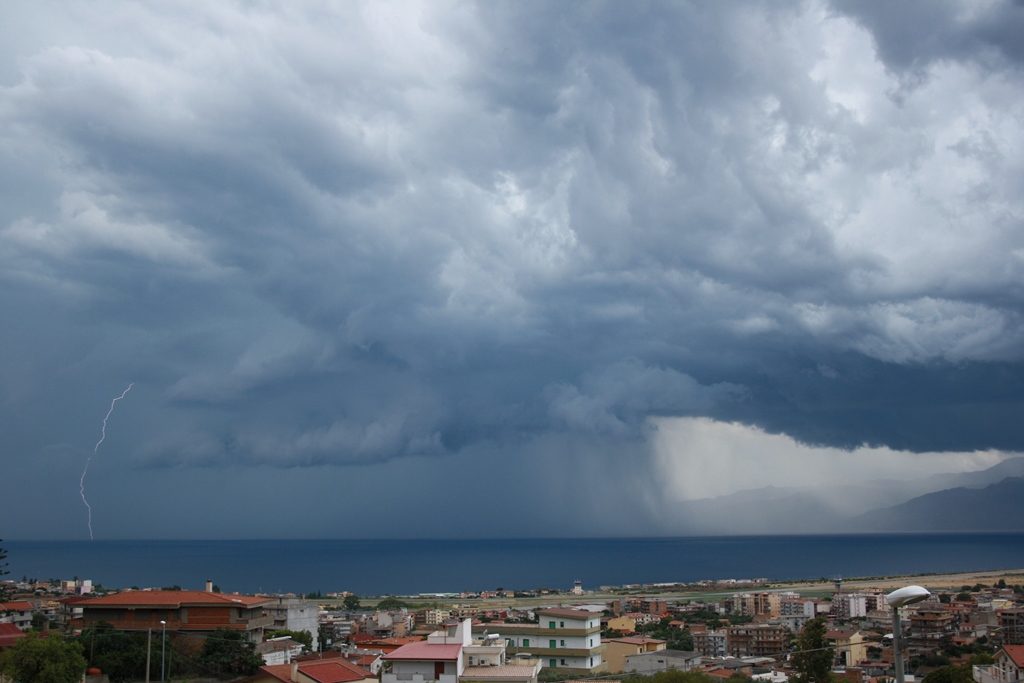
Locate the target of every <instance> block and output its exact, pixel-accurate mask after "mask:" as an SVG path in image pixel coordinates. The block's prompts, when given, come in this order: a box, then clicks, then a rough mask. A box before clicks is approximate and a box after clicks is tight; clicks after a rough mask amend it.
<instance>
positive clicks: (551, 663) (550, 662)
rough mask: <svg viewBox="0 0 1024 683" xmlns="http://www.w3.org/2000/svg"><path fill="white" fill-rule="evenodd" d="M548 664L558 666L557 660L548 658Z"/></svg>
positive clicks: (552, 666)
mask: <svg viewBox="0 0 1024 683" xmlns="http://www.w3.org/2000/svg"><path fill="white" fill-rule="evenodd" d="M548 666H550V667H551V668H554V667H555V666H557V664H555V660H553V659H549V660H548Z"/></svg>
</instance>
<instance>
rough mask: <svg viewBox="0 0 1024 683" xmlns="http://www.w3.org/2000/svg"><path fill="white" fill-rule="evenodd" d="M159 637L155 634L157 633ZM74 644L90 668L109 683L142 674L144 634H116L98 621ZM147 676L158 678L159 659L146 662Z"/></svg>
mask: <svg viewBox="0 0 1024 683" xmlns="http://www.w3.org/2000/svg"><path fill="white" fill-rule="evenodd" d="M157 635H158V636H159V634H157ZM78 642H79V643H81V645H82V648H83V649H84V651H85V652H86V654H87V655H88V663H89V665H90V666H95V667H98V668H99V669H101V670H102V671H103V673H105V674H106V675H107V676H109V677H110V680H111V681H113V683H120V682H121V681H129V680H138V679H139V678H142V677H144V675H145V671H146V634H145V633H129V632H127V631H119V630H117V629H115V628H114V627H113V626H112V625H110V624H108V623H107V622H104V621H101V622H99V623H98V624H96V625H95V626H93V627H91V628H87V629H86V630H84V631H82V635H81V636H80V637H79V639H78ZM149 666H150V671H149V673H150V675H151V676H153V675H156V676H159V675H160V660H159V658H157V659H156V660H153V659H152V658H151V659H150V664H149Z"/></svg>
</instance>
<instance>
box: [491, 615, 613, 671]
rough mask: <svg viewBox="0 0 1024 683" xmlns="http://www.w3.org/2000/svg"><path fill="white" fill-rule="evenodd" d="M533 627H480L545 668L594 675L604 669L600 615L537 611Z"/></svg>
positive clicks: (513, 650)
mask: <svg viewBox="0 0 1024 683" xmlns="http://www.w3.org/2000/svg"><path fill="white" fill-rule="evenodd" d="M536 615H537V619H538V623H536V624H495V623H492V624H482V625H480V626H478V627H477V628H478V629H480V630H481V631H480V632H481V633H483V631H484V630H486V631H487V632H488V633H500V634H501V635H502V636H503V637H504V638H505V641H506V643H507V644H508V647H509V650H510V651H511V652H513V653H518V654H525V655H528V656H530V657H536V658H538V659H540V660H541V664H542V666H544V667H550V668H559V669H577V670H580V671H581V672H584V673H593V672H595V671H598V670H602V669H603V668H604V658H603V657H602V654H601V653H602V648H601V614H600V613H599V612H591V611H588V610H581V609H569V608H552V609H539V610H536Z"/></svg>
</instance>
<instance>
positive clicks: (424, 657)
mask: <svg viewBox="0 0 1024 683" xmlns="http://www.w3.org/2000/svg"><path fill="white" fill-rule="evenodd" d="M461 651H462V645H459V644H456V645H441V644H437V643H428V642H426V641H422V640H421V641H419V642H417V643H408V644H406V645H403V646H402V647H400V648H398V649H397V650H395V651H394V652H390V653H388V654H386V655H384V656H383V657H382V659H384V660H386V661H395V660H407V661H408V660H411V661H435V662H436V661H449V662H450V661H455V660H457V659H458V658H459V653H460V652H461Z"/></svg>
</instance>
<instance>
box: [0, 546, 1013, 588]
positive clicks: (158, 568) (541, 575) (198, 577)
mask: <svg viewBox="0 0 1024 683" xmlns="http://www.w3.org/2000/svg"><path fill="white" fill-rule="evenodd" d="M4 547H5V548H6V549H7V550H8V554H9V557H8V562H9V564H10V566H9V569H10V572H11V575H12V576H13V577H18V578H20V577H21V576H30V577H40V578H71V577H73V576H78V577H82V578H89V579H92V580H93V582H94V583H95V582H98V583H101V584H103V585H104V586H107V587H127V586H167V585H175V584H177V585H181V586H182V587H184V588H201V587H202V585H203V582H204V581H205V580H206V579H207V578H210V579H213V581H214V582H215V583H217V584H218V585H219V586H220V587H221V588H222V589H223V590H224V591H240V592H255V591H266V592H312V591H318V590H319V591H322V592H329V591H340V590H350V591H354V592H356V593H358V594H360V595H384V594H401V595H410V594H416V593H423V592H455V591H463V590H485V589H494V588H497V587H503V588H522V589H526V588H537V587H552V588H566V587H568V586H571V585H572V581H573V580H574V579H577V578H578V579H581V580H582V581H583V582H584V587H585V588H596V587H598V586H601V585H622V584H627V583H646V582H669V581H695V580H700V579H716V578H758V577H765V578H769V579H775V580H781V579H802V578H818V577H834V576H837V575H841V576H845V577H854V576H883V575H893V574H916V573H931V572H952V571H972V570H981V569H1009V568H1020V567H1024V533H999V534H983V533H970V534H864V535H860V534H857V535H815V536H729V537H690V538H576V539H488V540H450V539H449V540H428V539H415V540H234V541H210V540H203V541H180V540H179V541H167V540H161V541H124V540H120V541H102V540H101V541H5V542H4Z"/></svg>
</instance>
